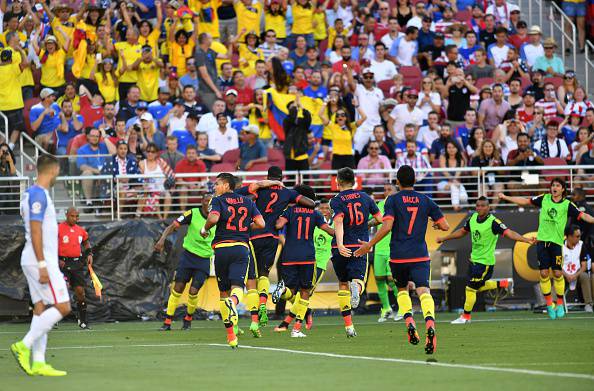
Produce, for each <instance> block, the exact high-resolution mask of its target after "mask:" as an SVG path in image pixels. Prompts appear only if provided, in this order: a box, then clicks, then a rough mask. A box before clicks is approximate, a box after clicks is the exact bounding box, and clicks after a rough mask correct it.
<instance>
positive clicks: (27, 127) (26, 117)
mask: <svg viewBox="0 0 594 391" xmlns="http://www.w3.org/2000/svg"><path fill="white" fill-rule="evenodd" d="M39 102H41V99H39V98H38V97H33V98H31V99H28V100H27V101H26V102H25V107H24V108H23V119H24V120H25V131H26V132H27V134H28V135H29V136H33V134H34V133H35V132H34V131H33V129H31V117H30V113H31V107H33V106H35V105H36V104H37V103H39Z"/></svg>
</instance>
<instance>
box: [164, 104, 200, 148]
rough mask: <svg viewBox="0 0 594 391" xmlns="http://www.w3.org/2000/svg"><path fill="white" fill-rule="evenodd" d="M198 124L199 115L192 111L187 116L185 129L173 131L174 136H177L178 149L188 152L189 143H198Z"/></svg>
mask: <svg viewBox="0 0 594 391" xmlns="http://www.w3.org/2000/svg"><path fill="white" fill-rule="evenodd" d="M197 125H198V117H197V116H196V114H193V113H190V114H188V116H187V117H186V125H185V127H184V128H183V129H179V130H175V131H173V132H172V133H171V135H172V136H175V137H177V144H178V150H179V151H180V152H181V153H186V148H187V147H188V146H189V145H194V146H195V145H196V132H197V129H196V126H197ZM158 148H159V147H158V146H157V149H158Z"/></svg>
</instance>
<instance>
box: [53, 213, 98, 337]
mask: <svg viewBox="0 0 594 391" xmlns="http://www.w3.org/2000/svg"><path fill="white" fill-rule="evenodd" d="M78 218H79V214H78V211H77V210H76V208H75V207H70V208H68V210H67V211H66V221H64V222H63V223H60V224H58V238H59V240H58V259H59V261H60V270H61V271H62V274H64V277H65V278H66V280H67V281H68V283H69V284H70V287H71V288H72V289H74V297H76V308H77V309H78V326H79V327H80V328H81V329H87V330H88V329H90V327H89V320H88V318H87V302H86V300H85V265H86V267H88V266H89V265H93V252H92V249H91V243H89V234H88V233H87V231H86V230H85V229H84V228H83V227H81V226H80V225H78ZM81 245H82V246H83V247H84V249H85V251H84V253H83V252H81Z"/></svg>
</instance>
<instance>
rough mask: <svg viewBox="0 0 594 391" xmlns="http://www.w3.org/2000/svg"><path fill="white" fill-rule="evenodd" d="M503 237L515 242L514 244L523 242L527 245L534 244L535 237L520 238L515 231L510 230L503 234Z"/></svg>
mask: <svg viewBox="0 0 594 391" xmlns="http://www.w3.org/2000/svg"><path fill="white" fill-rule="evenodd" d="M503 236H505V237H506V238H508V239H511V240H515V241H516V242H524V243H528V244H536V237H532V238H527V237H526V236H522V235H520V234H519V233H517V232H516V231H513V230H511V229H508V230H506V231H505V232H504V233H503Z"/></svg>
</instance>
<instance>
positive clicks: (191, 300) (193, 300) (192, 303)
mask: <svg viewBox="0 0 594 391" xmlns="http://www.w3.org/2000/svg"><path fill="white" fill-rule="evenodd" d="M197 305H198V293H196V294H195V295H188V315H192V314H193V313H194V312H196V306H197Z"/></svg>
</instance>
